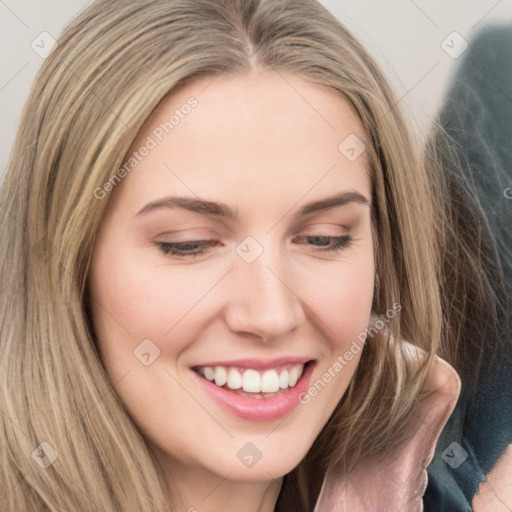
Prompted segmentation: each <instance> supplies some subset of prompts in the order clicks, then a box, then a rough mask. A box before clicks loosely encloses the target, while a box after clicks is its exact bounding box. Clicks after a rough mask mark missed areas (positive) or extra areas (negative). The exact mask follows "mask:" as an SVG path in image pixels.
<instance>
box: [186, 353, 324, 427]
mask: <svg viewBox="0 0 512 512" xmlns="http://www.w3.org/2000/svg"><path fill="white" fill-rule="evenodd" d="M314 366H315V362H314V361H313V360H311V359H310V358H295V359H291V358H287V359H284V358H281V359H280V360H274V361H267V362H264V361H261V360H260V361H257V360H243V361H242V360H237V361H222V362H220V361H219V362H213V363H203V364H201V365H197V366H194V367H193V368H192V370H193V374H194V375H195V376H196V379H197V380H198V382H199V384H200V386H201V388H202V389H203V391H204V392H206V394H207V395H208V396H209V397H210V398H211V399H213V401H214V402H215V403H216V404H218V405H220V406H221V407H222V408H223V409H224V410H227V411H228V412H230V413H232V414H234V415H236V416H238V417H240V418H243V419H246V420H250V421H260V422H261V421H271V420H275V419H279V418H281V417H283V416H286V415H287V414H289V413H290V412H291V411H292V410H293V409H294V408H295V407H297V406H298V405H299V404H300V401H299V396H300V395H301V393H302V392H304V391H305V390H306V389H307V387H308V382H309V380H310V377H311V373H312V371H313V368H314Z"/></svg>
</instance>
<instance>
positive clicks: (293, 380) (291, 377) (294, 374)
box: [288, 366, 302, 387]
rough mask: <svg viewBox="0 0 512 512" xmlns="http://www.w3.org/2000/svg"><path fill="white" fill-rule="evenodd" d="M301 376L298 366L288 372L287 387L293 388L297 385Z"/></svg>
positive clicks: (300, 369)
mask: <svg viewBox="0 0 512 512" xmlns="http://www.w3.org/2000/svg"><path fill="white" fill-rule="evenodd" d="M301 375H302V368H299V367H298V366H294V367H293V368H292V369H291V370H290V372H289V373H288V385H289V386H292V387H293V386H295V384H297V381H298V380H299V377H300V376H301Z"/></svg>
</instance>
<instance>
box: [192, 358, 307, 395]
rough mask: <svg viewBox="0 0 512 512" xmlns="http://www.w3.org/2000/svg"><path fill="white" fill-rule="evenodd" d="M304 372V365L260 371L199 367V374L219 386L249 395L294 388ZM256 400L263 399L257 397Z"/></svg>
mask: <svg viewBox="0 0 512 512" xmlns="http://www.w3.org/2000/svg"><path fill="white" fill-rule="evenodd" d="M303 370H304V365H303V364H296V365H287V367H286V368H281V369H280V370H278V369H271V370H265V371H261V372H260V371H258V370H254V369H252V368H248V369H246V370H243V369H239V368H233V367H229V368H227V367H224V366H215V367H211V366H206V367H199V368H198V372H199V373H200V374H201V375H203V376H204V378H205V379H208V380H209V381H210V382H214V383H215V384H216V385H217V386H219V387H223V386H225V385H227V387H228V388H230V389H233V390H237V389H243V391H245V392H248V393H276V392H278V391H279V390H280V389H287V388H292V387H293V386H295V385H296V384H297V381H298V380H299V379H300V377H301V375H302V372H303ZM255 398H263V397H259V396H256V397H255Z"/></svg>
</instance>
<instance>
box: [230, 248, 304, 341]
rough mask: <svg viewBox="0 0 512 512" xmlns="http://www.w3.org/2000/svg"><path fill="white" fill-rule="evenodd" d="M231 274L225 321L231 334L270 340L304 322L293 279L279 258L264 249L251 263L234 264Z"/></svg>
mask: <svg viewBox="0 0 512 512" xmlns="http://www.w3.org/2000/svg"><path fill="white" fill-rule="evenodd" d="M230 274H231V275H230V279H231V280H230V283H229V284H228V283H227V285H228V286H229V287H230V288H229V289H230V294H229V303H228V306H227V312H226V322H227V324H228V326H229V328H230V329H231V330H232V331H233V332H236V333H237V334H239V335H249V334H251V335H256V336H258V337H260V338H263V339H264V340H267V341H272V340H276V339H280V338H283V337H285V336H287V335H289V334H290V333H292V332H293V331H294V330H295V329H296V328H297V327H298V326H299V325H300V324H301V323H302V322H303V321H304V319H305V314H304V305H303V302H302V299H301V297H299V295H298V290H297V283H296V280H295V279H296V278H294V276H293V272H291V269H290V266H289V265H286V264H285V261H283V258H282V256H280V255H271V254H270V251H267V250H265V251H264V252H263V254H262V255H261V256H260V257H259V258H258V259H256V260H255V261H253V262H252V263H246V262H245V261H243V260H241V259H240V260H238V261H236V263H235V268H234V269H233V271H232V272H230Z"/></svg>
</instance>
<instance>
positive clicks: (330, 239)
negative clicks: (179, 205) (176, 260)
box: [156, 235, 352, 258]
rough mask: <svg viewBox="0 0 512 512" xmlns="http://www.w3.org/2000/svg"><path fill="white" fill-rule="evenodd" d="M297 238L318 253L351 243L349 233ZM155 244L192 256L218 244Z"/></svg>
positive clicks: (168, 252)
mask: <svg viewBox="0 0 512 512" xmlns="http://www.w3.org/2000/svg"><path fill="white" fill-rule="evenodd" d="M299 239H301V240H307V241H308V242H307V243H308V245H313V246H314V247H315V249H312V252H320V253H330V252H339V251H342V250H344V249H348V248H349V247H350V245H351V244H352V237H351V236H349V235H343V236H323V235H313V236H302V237H299ZM156 245H157V246H158V248H159V249H160V251H162V252H163V253H164V254H166V255H170V256H177V257H181V258H186V257H189V258H194V257H197V256H202V255H203V254H206V253H207V252H210V251H211V250H213V249H214V247H215V246H216V245H218V242H216V241H214V240H197V241H195V240H190V241H186V242H157V244H156Z"/></svg>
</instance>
